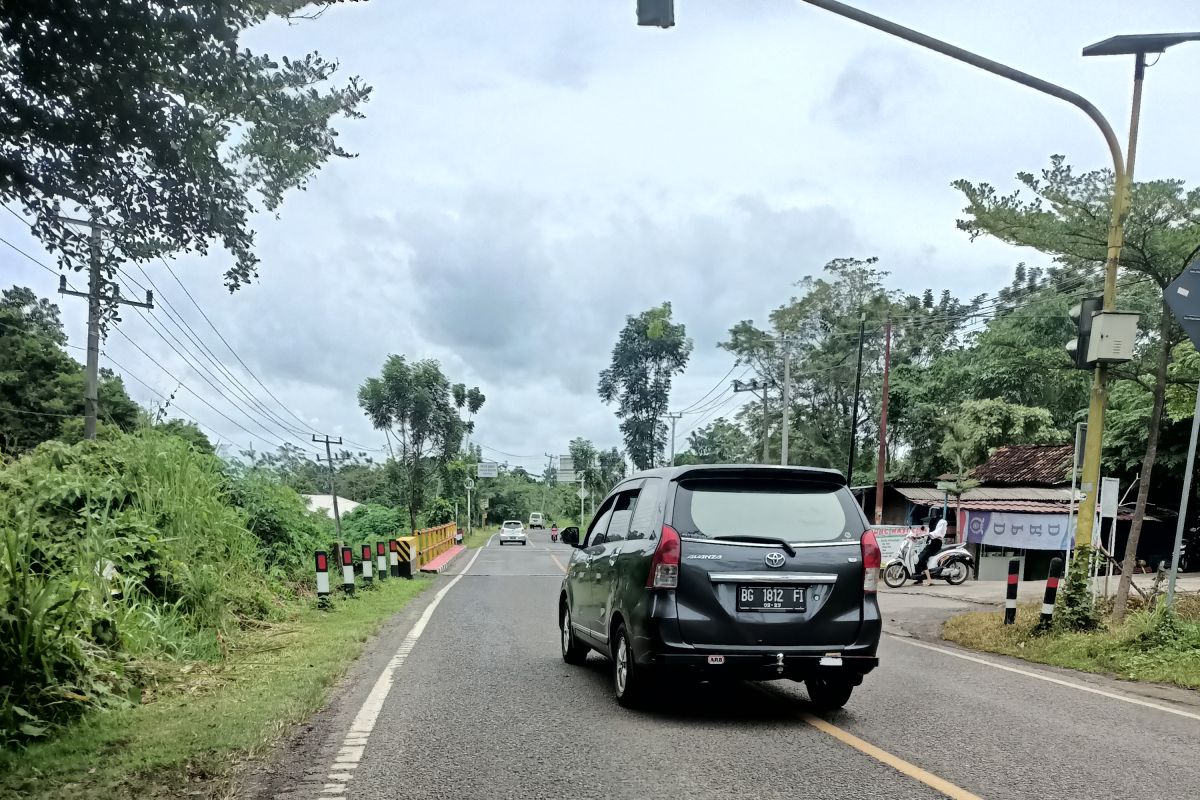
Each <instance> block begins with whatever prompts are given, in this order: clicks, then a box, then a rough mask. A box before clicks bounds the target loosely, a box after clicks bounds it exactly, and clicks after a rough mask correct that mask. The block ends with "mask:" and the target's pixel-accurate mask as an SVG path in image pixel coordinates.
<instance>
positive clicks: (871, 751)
mask: <svg viewBox="0 0 1200 800" xmlns="http://www.w3.org/2000/svg"><path fill="white" fill-rule="evenodd" d="M800 716H801V717H802V718H803V719H804V721H805V722H807V723H808V724H809V725H812V726H813V727H814V728H816V729H817V730H819V731H821V732H822V733H826V734H828V735H830V736H832V737H833V738H835V739H837V740H838V741H839V742H842V743H844V744H848V745H850V746H851V747H853V748H854V749H855V750H857V751H859V752H860V753H864V754H866V755H868V756H870V757H871V758H873V759H875V760H876V761H879V762H882V763H884V764H887V765H888V766H889V767H891V768H892V769H894V770H896V771H897V772H900V773H901V774H903V775H907V776H908V777H910V778H913V779H914V780H918V781H920V782H921V783H923V784H925V785H926V786H928V787H930V788H931V789H935V790H937V791H939V792H941V793H942V794H944V795H946V797H950V798H953V800H982V798H980V797H979V795H976V794H971V793H970V792H968V791H967V790H966V789H960V788H959V787H957V786H955V785H954V784H953V783H950V782H949V781H947V780H944V779H942V778H939V777H938V776H937V775H934V774H933V773H932V772H929V771H927V770H923V769H921V768H920V767H918V766H917V765H916V764H912V763H909V762H908V761H905V760H904V759H903V758H900V757H899V756H894V755H892V754H891V753H889V752H888V751H886V750H882V749H880V748H878V747H876V746H875V745H873V744H871V743H870V742H864V741H863V740H862V739H860V738H858V737H857V736H855V735H854V734H852V733H850V732H848V731H844V730H842V729H841V728H839V727H838V726H836V725H833V724H832V723H829V722H826V721H825V720H823V719H821V718H820V717H815V716H813V715H812V714H808V713H802V714H801V715H800Z"/></svg>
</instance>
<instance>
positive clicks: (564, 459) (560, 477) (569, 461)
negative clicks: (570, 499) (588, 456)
mask: <svg viewBox="0 0 1200 800" xmlns="http://www.w3.org/2000/svg"><path fill="white" fill-rule="evenodd" d="M554 478H555V480H557V481H558V482H559V483H575V481H577V480H579V478H578V477H576V475H575V459H573V458H571V457H570V456H559V457H558V473H557V474H556V475H555V476H554Z"/></svg>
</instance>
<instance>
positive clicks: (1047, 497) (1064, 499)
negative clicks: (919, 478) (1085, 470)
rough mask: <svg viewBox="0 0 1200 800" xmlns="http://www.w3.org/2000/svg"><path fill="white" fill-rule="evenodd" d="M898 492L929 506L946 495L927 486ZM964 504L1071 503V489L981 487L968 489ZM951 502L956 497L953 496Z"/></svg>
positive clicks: (898, 487) (1078, 494) (1077, 495)
mask: <svg viewBox="0 0 1200 800" xmlns="http://www.w3.org/2000/svg"><path fill="white" fill-rule="evenodd" d="M893 488H895V490H896V491H897V492H899V493H900V494H902V495H904V497H906V498H907V499H909V500H911V501H912V502H914V503H920V504H922V505H928V504H929V503H935V504H941V502H942V500H943V498H945V496H946V494H945V492H943V491H942V490H941V489H936V488H933V487H926V486H896V487H893ZM1075 496H1076V498H1080V497H1082V496H1083V493H1082V492H1079V491H1078V490H1076V493H1075ZM962 499H963V502H964V503H965V502H971V501H979V500H995V501H1022V500H1025V501H1028V500H1033V501H1038V500H1040V501H1043V502H1045V501H1049V502H1058V503H1069V502H1071V487H1069V486H1067V487H1064V488H1061V489H1058V488H1047V487H1042V486H979V487H976V488H974V489H968V490H967V491H965V492H963V496H962ZM950 500H951V502H953V501H954V497H953V496H951V498H950Z"/></svg>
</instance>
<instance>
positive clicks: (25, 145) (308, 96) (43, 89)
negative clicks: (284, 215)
mask: <svg viewBox="0 0 1200 800" xmlns="http://www.w3.org/2000/svg"><path fill="white" fill-rule="evenodd" d="M306 5H309V2H307V1H306V0H228V1H227V2H220V3H196V2H190V3H152V2H146V1H145V0H75V1H74V2H69V3H62V2H58V3H50V2H46V3H20V2H17V3H12V2H9V3H5V4H4V11H3V13H0V83H2V84H3V87H4V89H3V91H2V92H0V109H2V113H0V200H3V201H5V202H10V201H15V202H19V203H20V204H21V205H22V206H24V208H25V210H26V212H27V213H29V214H30V215H31V216H32V218H33V220H34V222H33V231H34V234H35V235H36V236H37V237H38V238H39V239H40V240H41V241H42V244H43V245H44V246H45V247H46V248H47V249H48V250H50V251H53V252H55V253H57V255H58V258H59V262H60V264H62V265H63V267H65V268H67V269H75V270H78V269H82V268H83V267H84V265H86V263H87V260H88V243H87V239H86V238H85V237H81V236H79V235H78V234H76V233H74V232H73V231H72V230H71V228H70V227H69V226H67V225H66V224H64V223H63V222H62V221H60V220H59V219H58V217H59V215H61V214H64V213H71V214H74V215H76V216H84V217H86V216H89V215H95V216H96V217H98V218H99V219H100V220H101V221H102V222H104V223H105V224H107V225H108V226H110V229H109V231H108V232H107V239H108V243H107V246H106V248H105V250H104V263H105V268H106V269H107V270H108V271H111V269H112V267H113V266H115V265H116V264H117V263H119V262H120V261H122V260H135V261H144V260H146V259H149V258H153V257H155V256H162V255H166V254H168V253H172V252H175V251H178V250H187V251H198V252H201V253H204V252H207V251H208V249H209V247H210V246H211V245H213V244H219V245H221V246H222V247H223V248H224V249H225V250H226V251H227V252H228V253H229V254H230V255H231V256H232V257H233V264H232V266H230V267H229V269H228V271H227V272H226V273H225V279H226V283H227V285H228V286H229V287H230V289H234V288H236V287H237V286H239V285H240V284H242V283H245V282H246V281H248V280H250V278H251V277H253V276H254V275H255V274H256V272H255V269H256V268H255V265H256V263H257V261H258V259H257V258H256V257H255V255H254V231H253V230H252V229H251V227H250V220H251V218H252V217H253V216H254V214H255V213H256V212H258V211H259V210H260V209H265V210H267V211H276V210H277V209H278V208H279V206H280V204H281V203H282V200H283V195H284V193H285V192H286V191H287V190H289V189H294V188H304V186H305V184H306V183H307V182H308V180H309V179H310V178H311V177H312V175H313V174H314V173H315V172H316V171H317V170H318V169H319V168H320V167H321V165H322V164H324V163H325V162H326V161H327V160H328V159H330V158H335V157H338V158H344V157H348V156H350V155H351V154H350V153H348V152H347V151H346V150H344V149H343V148H342V147H340V146H339V145H338V144H337V138H336V137H337V131H336V130H334V128H333V127H332V125H331V122H332V120H334V119H335V118H336V117H358V116H360V114H359V111H358V108H359V106H361V105H362V103H363V102H364V101H365V100H366V99H367V97H368V95H369V93H370V87H368V86H365V85H363V84H362V82H361V81H360V80H359V79H358V78H357V77H351V78H349V79H348V80H347V81H346V82H345V83H344V84H343V85H341V86H330V85H329V83H330V80H331V79H332V78H333V76H334V73H335V71H336V69H337V64H336V62H333V61H329V60H327V59H326V58H324V57H322V56H321V55H320V54H318V53H308V54H305V55H301V56H300V57H298V58H288V57H286V56H284V57H282V58H280V59H279V61H276V60H274V59H273V58H271V57H270V56H268V55H265V54H261V53H255V52H253V51H251V50H250V49H248V48H247V47H246V46H245V45H244V44H243V43H242V39H243V38H244V36H245V34H246V33H247V31H249V30H250V29H251V28H253V27H254V26H256V25H258V24H259V23H262V22H264V21H265V20H267V19H269V18H272V17H288V18H291V19H296V18H298V15H297V14H296V12H297V11H299V10H300V9H301V8H303V7H304V6H306ZM309 16H315V15H309Z"/></svg>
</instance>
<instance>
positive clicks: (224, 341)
mask: <svg viewBox="0 0 1200 800" xmlns="http://www.w3.org/2000/svg"><path fill="white" fill-rule="evenodd" d="M159 261H160V262H162V265H163V266H164V267H166V269H167V272H168V273H169V274H170V275H171V277H172V278H173V279H174V281H175V283H177V284H178V285H179V288H180V289H182V290H183V293H184V294H185V295H186V296H187V299H188V300H190V301H191V303H192V305H193V306H195V307H196V310H197V311H199V312H200V316H201V317H203V318H204V321H205V322H206V323H208V327H210V328H212V331H213V333H215V334H216V335H217V338H218V339H220V340H221V343H222V344H223V345H225V348H226V349H227V350H229V352H230V353H231V354H232V355H233V357H234V358H235V359H237V362H238V363H239V364H241V365H242V369H244V370H246V374H248V375H249V376H250V377H251V378H253V379H254V382H255V383H257V384H258V385H259V386H261V387H262V390H263V391H264V392H266V393H267V396H268V397H270V398H271V399H272V400H274V401H275V403H276V404H277V405H278V406H279V407H280V408H282V409H283V410H284V411H285V412H286V413H287V414H288V416H290V417H291V418H292V419H294V420H296V421H297V422H299V423H300V425H301V426H303V427H304V428H305V429H306V430H307V431H308V432H310V433H317V434H320V433H321V432H320V431H318V430H316V429H315V428H313V427H312V426H311V425H309V424H308V423H307V422H305V421H304V420H303V419H301V418H300V417H299V416H298V415H297V414H296V413H295V412H293V411H292V410H291V409H290V408H288V407H287V405H286V404H285V403H284V402H283V401H281V400H280V399H279V398H278V397H276V396H275V393H274V392H272V391H271V390H270V389H269V388H268V387H267V385H266V384H265V383H263V382H262V380H261V379H260V378H259V377H258V375H257V374H255V372H254V370H252V369H250V366H249V365H248V364H246V362H245V361H244V360H242V357H241V356H240V355H238V352H237V351H236V350H234V349H233V345H231V344H230V343H229V340H228V339H226V338H225V336H224V334H222V333H221V331H220V329H218V328H217V326H216V325H215V324H214V323H213V321H212V319H210V318H209V316H208V314H206V313H205V311H204V308H203V307H201V305H200V304H199V303H198V302H196V298H195V297H193V296H192V293H191V292H190V291H188V288H187V286H185V285H184V284H183V281H181V280H179V276H178V275H176V274H175V270H173V269H172V268H171V265H170V264H169V263H167V261H166V260H165V259H163V258H161V257H160V258H159ZM138 269H141V267H140V266H139V267H138ZM142 274H143V275H145V274H146V273H145V271H144V270H143V271H142ZM146 280H150V276H149V275H146ZM151 285H153V282H151ZM156 289H157V287H156ZM345 441H346V444H350V445H353V446H355V447H358V448H360V449H371V448H369V447H368V446H367V445H364V444H360V443H358V442H354V441H352V440H350V439H346V440H345Z"/></svg>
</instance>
